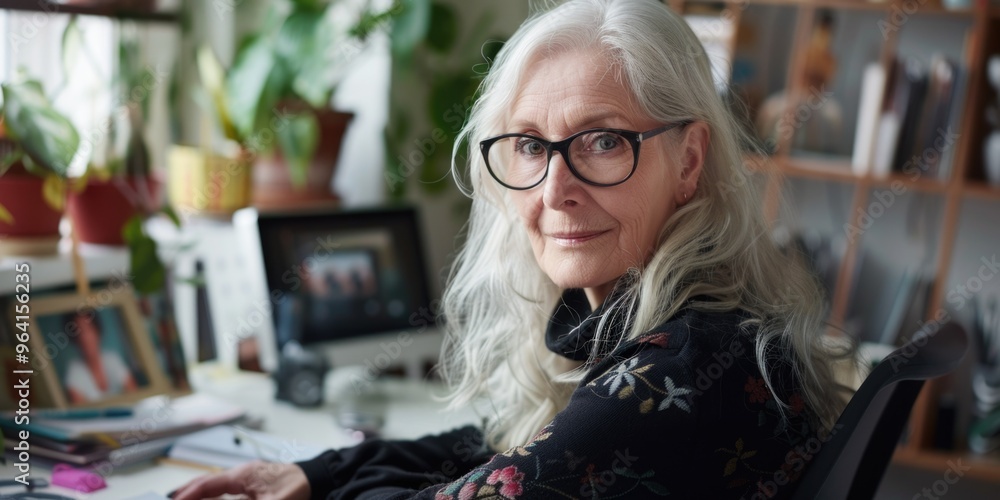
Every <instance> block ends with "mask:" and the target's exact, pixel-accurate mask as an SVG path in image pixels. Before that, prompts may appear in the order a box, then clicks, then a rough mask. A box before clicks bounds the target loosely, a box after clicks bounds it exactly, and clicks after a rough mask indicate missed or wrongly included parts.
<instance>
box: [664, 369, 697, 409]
mask: <svg viewBox="0 0 1000 500" xmlns="http://www.w3.org/2000/svg"><path fill="white" fill-rule="evenodd" d="M663 388H664V389H666V392H667V397H665V398H663V401H660V407H659V408H658V409H659V410H660V411H663V410H666V409H667V408H670V407H671V406H676V407H678V408H680V409H682V410H684V411H686V412H688V413H691V405H689V404H688V402H687V399H686V398H684V397H683V396H687V395H688V394H691V389H690V388H688V387H677V385H676V384H674V379H672V378H670V377H667V378H665V379H664V380H663Z"/></svg>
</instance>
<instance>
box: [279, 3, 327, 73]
mask: <svg viewBox="0 0 1000 500" xmlns="http://www.w3.org/2000/svg"><path fill="white" fill-rule="evenodd" d="M321 27H324V28H325V27H326V25H325V24H323V11H316V10H315V9H295V10H293V11H292V12H291V13H290V14H289V15H288V17H286V18H285V22H284V23H282V24H281V29H279V30H278V35H277V37H275V39H274V53H275V55H276V56H277V58H278V60H280V61H281V62H282V63H283V64H285V67H287V68H288V69H289V70H290V71H292V72H294V73H297V72H299V71H300V70H301V69H302V68H303V66H305V61H307V60H309V59H310V58H311V57H312V56H313V54H314V53H315V52H316V51H317V50H320V49H321V48H320V47H316V46H315V45H316V43H315V42H316V37H317V35H318V33H319V30H320V28H321Z"/></svg>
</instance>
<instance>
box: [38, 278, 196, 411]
mask: <svg viewBox="0 0 1000 500" xmlns="http://www.w3.org/2000/svg"><path fill="white" fill-rule="evenodd" d="M30 306H31V320H30V322H29V325H28V331H29V333H30V338H29V347H30V350H31V353H32V363H33V366H34V369H35V379H36V380H40V382H41V384H40V385H41V386H42V387H43V388H44V392H45V394H46V399H47V400H48V401H50V402H51V404H50V405H49V406H52V407H55V408H59V409H68V408H91V407H107V406H119V405H128V404H131V403H135V402H136V401H139V400H141V399H144V398H147V397H151V396H157V395H163V394H170V393H172V392H177V391H175V390H174V389H173V388H172V387H171V382H170V379H169V378H168V377H167V374H166V373H165V371H164V369H163V367H162V365H161V362H160V360H159V359H158V358H157V354H156V352H155V351H154V349H153V343H152V339H151V336H150V330H149V327H148V325H147V322H146V320H145V319H144V316H143V315H142V314H141V313H140V310H139V306H138V303H137V301H136V298H135V294H134V292H133V290H132V288H131V287H130V286H128V285H127V284H124V283H119V284H117V285H116V286H115V287H109V288H104V289H100V290H96V291H94V292H93V293H91V294H90V295H87V296H82V295H79V294H77V293H64V294H58V295H50V296H37V297H32V300H31V303H30Z"/></svg>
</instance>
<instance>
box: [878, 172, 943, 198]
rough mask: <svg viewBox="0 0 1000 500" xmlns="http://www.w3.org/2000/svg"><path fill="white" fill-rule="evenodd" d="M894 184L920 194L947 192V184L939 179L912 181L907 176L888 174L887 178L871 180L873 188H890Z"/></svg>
mask: <svg viewBox="0 0 1000 500" xmlns="http://www.w3.org/2000/svg"><path fill="white" fill-rule="evenodd" d="M894 182H900V183H902V184H903V186H904V187H905V188H906V190H907V191H909V190H913V191H920V192H922V193H941V194H944V193H945V192H946V191H948V184H947V183H946V182H944V181H942V180H940V179H922V178H918V179H917V180H913V179H912V178H910V176H909V175H904V174H890V175H889V176H888V177H878V178H873V179H872V186H874V187H890V186H892V184H893V183H894Z"/></svg>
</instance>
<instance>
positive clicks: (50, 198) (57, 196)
mask: <svg viewBox="0 0 1000 500" xmlns="http://www.w3.org/2000/svg"><path fill="white" fill-rule="evenodd" d="M42 198H44V199H45V203H47V204H48V205H49V206H50V207H52V209H53V210H55V211H57V212H62V211H63V209H64V208H66V179H65V178H64V177H60V176H58V175H55V174H48V175H46V176H45V179H44V180H43V181H42Z"/></svg>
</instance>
